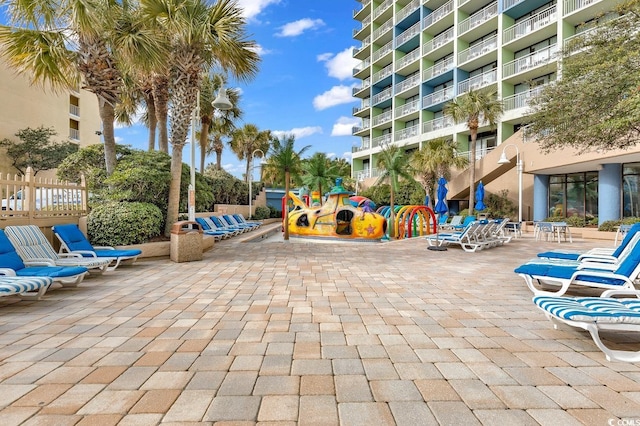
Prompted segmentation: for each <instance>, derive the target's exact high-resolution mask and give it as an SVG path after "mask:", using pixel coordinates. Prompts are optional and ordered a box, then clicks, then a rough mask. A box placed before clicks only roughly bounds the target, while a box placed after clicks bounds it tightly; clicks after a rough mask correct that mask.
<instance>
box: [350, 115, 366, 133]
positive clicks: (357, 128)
mask: <svg viewBox="0 0 640 426" xmlns="http://www.w3.org/2000/svg"><path fill="white" fill-rule="evenodd" d="M369 127H371V120H369V119H368V118H365V119H363V120H362V126H354V127H352V128H351V133H352V134H354V135H355V134H356V133H360V132H362V131H363V130H367V129H369Z"/></svg>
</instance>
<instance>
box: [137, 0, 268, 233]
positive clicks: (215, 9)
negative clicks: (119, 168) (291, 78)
mask: <svg viewBox="0 0 640 426" xmlns="http://www.w3.org/2000/svg"><path fill="white" fill-rule="evenodd" d="M141 9H142V11H143V14H144V17H145V19H146V20H148V21H149V22H151V23H153V24H154V25H155V27H157V28H160V29H161V30H162V31H163V33H164V34H165V35H166V39H165V41H166V42H167V44H168V46H169V49H168V51H169V54H168V55H167V57H166V62H165V68H160V70H164V69H168V70H169V76H170V79H169V94H170V96H171V99H170V100H171V102H170V105H171V114H170V126H169V127H170V131H171V134H170V141H171V145H172V152H171V185H170V187H169V204H168V209H167V218H166V225H165V235H169V233H170V231H171V226H172V224H173V222H175V221H176V220H177V219H178V208H179V200H180V179H181V174H182V149H183V148H184V145H185V144H186V142H187V135H188V132H189V127H190V125H191V115H192V112H193V110H194V109H195V106H196V103H197V98H198V91H199V89H200V84H201V82H202V75H203V74H204V73H207V72H208V71H209V70H210V69H212V68H219V69H221V70H224V71H225V72H229V73H231V74H232V75H233V76H234V77H235V78H236V79H238V80H247V79H248V78H250V77H252V76H253V75H255V73H256V72H257V70H258V62H259V57H258V54H257V52H256V47H257V46H256V43H255V42H254V41H249V40H246V33H245V26H246V21H245V19H244V17H243V15H242V13H243V10H242V9H241V8H240V7H239V6H238V5H237V2H236V1H235V0H218V1H217V2H216V3H214V4H212V5H208V2H207V1H206V0H145V1H144V2H142V3H141ZM156 100H157V99H156Z"/></svg>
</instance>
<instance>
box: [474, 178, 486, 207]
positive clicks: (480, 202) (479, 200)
mask: <svg viewBox="0 0 640 426" xmlns="http://www.w3.org/2000/svg"><path fill="white" fill-rule="evenodd" d="M486 208H487V206H485V205H484V185H483V184H482V181H480V183H478V187H477V188H476V206H475V209H476V210H478V211H482V210H484V209H486Z"/></svg>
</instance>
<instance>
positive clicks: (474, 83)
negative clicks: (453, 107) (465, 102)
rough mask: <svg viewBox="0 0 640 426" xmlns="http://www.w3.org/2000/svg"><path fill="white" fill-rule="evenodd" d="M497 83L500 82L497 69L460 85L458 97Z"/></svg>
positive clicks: (464, 81)
mask: <svg viewBox="0 0 640 426" xmlns="http://www.w3.org/2000/svg"><path fill="white" fill-rule="evenodd" d="M496 81H498V70H497V69H492V70H490V71H486V72H484V73H482V74H480V75H475V76H473V77H471V78H468V79H466V80H463V81H461V82H460V83H458V95H461V94H463V93H466V92H468V91H469V90H478V89H481V88H483V87H487V86H490V85H492V84H493V83H495V82H496Z"/></svg>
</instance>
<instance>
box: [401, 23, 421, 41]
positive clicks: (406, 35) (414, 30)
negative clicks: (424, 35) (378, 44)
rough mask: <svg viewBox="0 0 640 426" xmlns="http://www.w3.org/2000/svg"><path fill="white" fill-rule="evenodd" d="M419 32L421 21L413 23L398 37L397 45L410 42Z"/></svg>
mask: <svg viewBox="0 0 640 426" xmlns="http://www.w3.org/2000/svg"><path fill="white" fill-rule="evenodd" d="M418 34H420V22H417V23H415V24H413V25H412V26H410V27H409V28H408V29H407V30H406V31H404V32H403V33H402V34H400V35H399V36H398V37H396V46H399V45H401V44H404V43H406V42H408V41H409V40H411V39H412V38H414V37H415V36H417V35H418Z"/></svg>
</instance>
